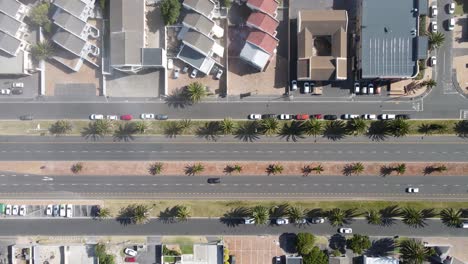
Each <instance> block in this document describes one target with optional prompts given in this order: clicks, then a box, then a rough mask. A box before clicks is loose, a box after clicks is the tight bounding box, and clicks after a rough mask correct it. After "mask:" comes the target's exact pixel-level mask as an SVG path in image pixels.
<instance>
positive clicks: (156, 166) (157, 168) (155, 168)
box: [148, 162, 163, 175]
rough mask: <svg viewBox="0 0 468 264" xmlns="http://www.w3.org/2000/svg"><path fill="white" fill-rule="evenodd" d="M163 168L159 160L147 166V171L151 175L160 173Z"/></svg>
mask: <svg viewBox="0 0 468 264" xmlns="http://www.w3.org/2000/svg"><path fill="white" fill-rule="evenodd" d="M162 169H163V164H162V163H161V162H156V163H153V164H151V165H150V166H149V168H148V171H149V173H150V174H151V175H157V174H160V173H161V171H162Z"/></svg>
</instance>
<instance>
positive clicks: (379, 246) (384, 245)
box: [366, 238, 396, 257]
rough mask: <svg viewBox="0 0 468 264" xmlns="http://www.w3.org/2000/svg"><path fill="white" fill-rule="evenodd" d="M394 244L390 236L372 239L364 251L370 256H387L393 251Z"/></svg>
mask: <svg viewBox="0 0 468 264" xmlns="http://www.w3.org/2000/svg"><path fill="white" fill-rule="evenodd" d="M395 248H396V244H395V240H393V239H392V238H381V239H379V240H374V241H372V245H371V247H370V248H369V249H368V250H367V251H366V255H368V256H370V257H380V256H389V255H391V254H393V252H394V251H395Z"/></svg>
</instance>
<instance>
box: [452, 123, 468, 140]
mask: <svg viewBox="0 0 468 264" xmlns="http://www.w3.org/2000/svg"><path fill="white" fill-rule="evenodd" d="M454 130H455V133H456V134H457V136H458V137H461V138H468V120H462V121H459V122H458V123H457V124H456V125H455V127H454Z"/></svg>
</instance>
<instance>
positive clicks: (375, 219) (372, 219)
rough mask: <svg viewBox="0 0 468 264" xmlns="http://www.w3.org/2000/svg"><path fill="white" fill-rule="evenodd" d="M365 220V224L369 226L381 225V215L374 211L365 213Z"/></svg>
mask: <svg viewBox="0 0 468 264" xmlns="http://www.w3.org/2000/svg"><path fill="white" fill-rule="evenodd" d="M366 219H367V223H369V224H371V225H381V224H382V223H383V221H382V215H381V214H380V213H379V212H378V211H377V210H375V209H371V210H369V211H367V213H366Z"/></svg>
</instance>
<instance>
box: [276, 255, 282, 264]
mask: <svg viewBox="0 0 468 264" xmlns="http://www.w3.org/2000/svg"><path fill="white" fill-rule="evenodd" d="M281 263H282V261H281V257H280V256H276V257H275V264H281Z"/></svg>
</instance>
